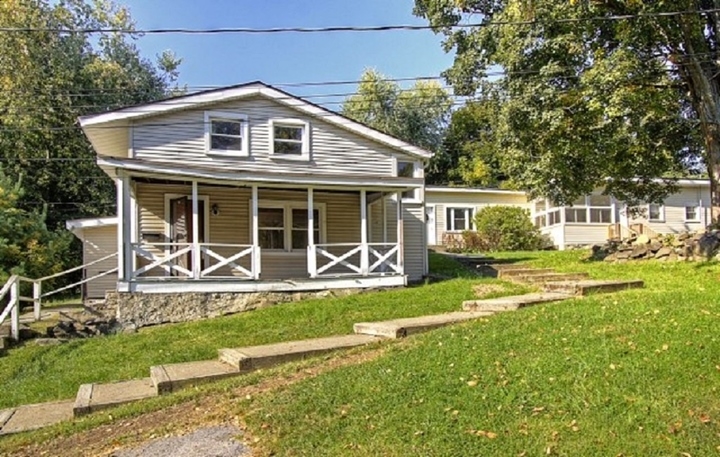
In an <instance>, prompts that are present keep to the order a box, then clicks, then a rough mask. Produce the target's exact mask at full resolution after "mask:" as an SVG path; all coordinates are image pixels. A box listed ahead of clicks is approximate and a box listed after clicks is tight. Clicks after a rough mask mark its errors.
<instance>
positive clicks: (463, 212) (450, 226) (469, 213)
mask: <svg viewBox="0 0 720 457" xmlns="http://www.w3.org/2000/svg"><path fill="white" fill-rule="evenodd" d="M473 213H474V209H473V208H447V209H446V214H445V230H446V231H448V232H458V231H463V230H472V226H473V222H472V219H473Z"/></svg>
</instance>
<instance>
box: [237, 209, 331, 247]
mask: <svg viewBox="0 0 720 457" xmlns="http://www.w3.org/2000/svg"><path fill="white" fill-rule="evenodd" d="M248 205H249V208H250V212H249V213H248V214H249V215H250V217H249V219H248V220H249V224H248V228H249V233H250V238H249V239H250V243H252V229H253V227H252V199H250V200H248ZM260 208H282V210H283V244H284V245H285V249H269V248H261V249H262V253H263V255H265V254H281V255H305V254H306V253H307V246H306V247H305V248H304V249H293V248H292V210H293V209H304V210H305V211H307V209H308V205H307V202H306V201H300V200H292V201H281V200H258V210H260ZM313 209H314V210H317V211H318V214H319V216H320V239H319V240H315V244H325V243H326V240H327V204H326V203H319V202H313Z"/></svg>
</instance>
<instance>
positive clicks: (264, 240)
mask: <svg viewBox="0 0 720 457" xmlns="http://www.w3.org/2000/svg"><path fill="white" fill-rule="evenodd" d="M316 204H317V205H318V207H317V208H313V239H314V241H315V243H318V244H319V243H323V241H324V234H323V233H322V230H321V227H322V220H321V219H322V218H323V217H324V205H323V204H322V203H316ZM258 241H259V245H260V247H261V248H262V249H268V250H272V251H286V252H291V251H295V252H298V251H299V252H305V249H306V248H307V246H308V210H307V206H306V204H304V203H302V202H279V201H278V202H276V201H264V202H259V204H258Z"/></svg>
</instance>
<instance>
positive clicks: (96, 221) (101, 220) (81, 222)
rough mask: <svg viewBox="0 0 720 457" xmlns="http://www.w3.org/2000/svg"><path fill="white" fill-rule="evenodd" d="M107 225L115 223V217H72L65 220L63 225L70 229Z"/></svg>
mask: <svg viewBox="0 0 720 457" xmlns="http://www.w3.org/2000/svg"><path fill="white" fill-rule="evenodd" d="M109 225H117V217H115V216H112V217H93V218H88V219H72V220H69V221H65V227H66V228H67V229H68V230H70V231H75V230H80V229H86V228H92V227H106V226H109Z"/></svg>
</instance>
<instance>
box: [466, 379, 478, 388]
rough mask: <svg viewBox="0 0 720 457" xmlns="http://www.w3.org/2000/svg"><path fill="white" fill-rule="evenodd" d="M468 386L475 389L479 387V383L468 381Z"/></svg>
mask: <svg viewBox="0 0 720 457" xmlns="http://www.w3.org/2000/svg"><path fill="white" fill-rule="evenodd" d="M467 385H468V386H469V387H475V386H477V385H478V382H477V381H475V380H472V381H468V382H467Z"/></svg>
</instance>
